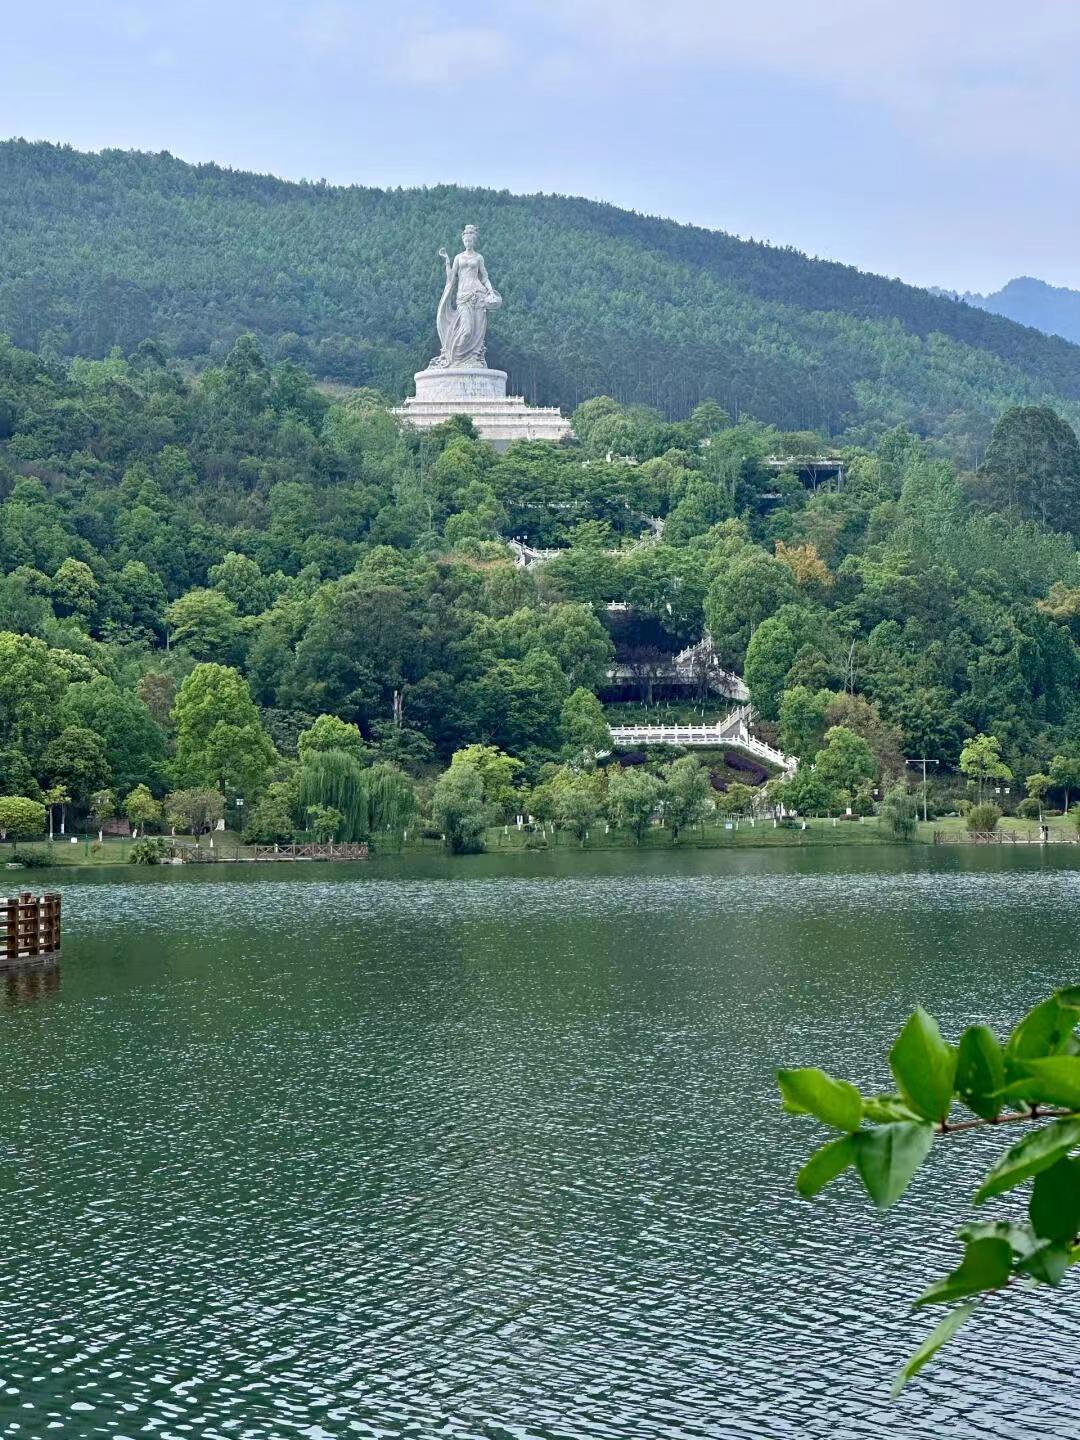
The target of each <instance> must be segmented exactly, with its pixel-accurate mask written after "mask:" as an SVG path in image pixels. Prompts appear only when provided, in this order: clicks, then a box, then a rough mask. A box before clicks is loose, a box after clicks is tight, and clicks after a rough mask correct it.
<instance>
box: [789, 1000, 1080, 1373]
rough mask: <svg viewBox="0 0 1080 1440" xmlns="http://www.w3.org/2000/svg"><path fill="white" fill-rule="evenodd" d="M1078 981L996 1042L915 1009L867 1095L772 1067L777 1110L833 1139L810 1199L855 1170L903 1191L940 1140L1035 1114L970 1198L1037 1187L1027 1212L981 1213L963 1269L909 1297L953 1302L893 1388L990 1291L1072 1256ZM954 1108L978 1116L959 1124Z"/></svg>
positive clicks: (1063, 1264) (801, 1179)
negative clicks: (890, 1081) (886, 1087)
mask: <svg viewBox="0 0 1080 1440" xmlns="http://www.w3.org/2000/svg"><path fill="white" fill-rule="evenodd" d="M1078 1023H1080V985H1074V986H1070V987H1068V988H1066V989H1062V990H1058V991H1057V992H1055V994H1053V995H1051V996H1050V997H1049V999H1047V1000H1044V1001H1043V1002H1042V1003H1041V1004H1039V1005H1036V1007H1035V1009H1034V1010H1032V1011H1031V1012H1030V1014H1028V1015H1026V1016H1025V1017H1024V1019H1023V1020H1021V1021H1020V1023H1019V1025H1017V1027H1016V1029H1015V1030H1014V1031H1013V1032H1012V1034H1011V1035H1010V1036H1009V1038H1008V1040H1007V1041H1006V1042H1005V1044H1004V1045H1002V1044H1001V1042H1000V1041H999V1040H998V1038H997V1036H996V1035H994V1034H993V1032H992V1031H991V1030H989V1029H988V1028H987V1027H986V1026H985V1025H972V1026H969V1028H968V1029H967V1030H965V1031H964V1033H963V1035H962V1036H961V1037H960V1042H959V1044H958V1045H955V1046H954V1045H950V1044H949V1043H948V1042H947V1041H945V1040H944V1039H942V1036H941V1031H940V1030H939V1029H938V1026H937V1022H936V1021H935V1020H934V1018H933V1016H931V1015H928V1014H927V1012H926V1011H925V1010H923V1009H922V1008H921V1007H920V1008H919V1009H918V1010H916V1011H915V1013H914V1014H913V1015H912V1016H911V1018H910V1019H909V1020H908V1022H907V1024H906V1025H905V1026H904V1028H903V1030H901V1032H900V1034H899V1036H898V1037H897V1039H896V1043H895V1044H894V1045H893V1047H892V1049H891V1050H890V1052H889V1068H890V1069H891V1070H892V1074H893V1078H894V1080H895V1081H896V1093H895V1094H891V1095H874V1096H864V1095H862V1094H861V1093H860V1092H859V1090H858V1089H857V1088H856V1087H855V1086H854V1085H851V1084H849V1083H848V1082H847V1081H846V1080H839V1079H836V1078H835V1077H834V1076H832V1075H827V1074H826V1073H825V1071H823V1070H818V1069H814V1068H807V1069H801V1070H780V1071H778V1072H777V1079H778V1081H779V1085H780V1093H781V1095H782V1096H783V1101H784V1108H785V1110H787V1111H788V1112H789V1114H793V1115H812V1116H814V1117H815V1118H816V1119H817V1120H820V1121H821V1122H822V1123H823V1124H825V1125H827V1126H829V1127H830V1128H831V1129H833V1130H837V1131H840V1132H841V1133H840V1135H839V1136H838V1137H837V1138H835V1139H832V1140H829V1141H828V1142H827V1143H826V1144H824V1145H823V1146H822V1147H821V1148H820V1149H819V1150H817V1151H815V1152H814V1154H813V1155H811V1157H810V1159H809V1160H808V1161H807V1162H806V1164H805V1165H804V1166H803V1168H802V1169H801V1170H800V1171H799V1174H798V1177H797V1179H796V1182H795V1184H796V1189H797V1190H798V1192H799V1194H800V1195H802V1196H804V1197H805V1198H807V1199H810V1198H812V1197H813V1196H815V1195H818V1194H820V1192H821V1191H822V1190H824V1189H825V1187H826V1186H827V1185H828V1184H830V1182H831V1181H833V1180H835V1179H836V1178H837V1176H839V1175H842V1174H843V1173H844V1172H845V1171H846V1170H848V1169H854V1170H855V1171H856V1173H857V1174H858V1176H859V1178H860V1180H861V1181H862V1183H863V1185H864V1186H865V1188H866V1192H867V1194H868V1195H869V1196H870V1199H871V1200H872V1201H873V1203H874V1204H875V1205H876V1206H877V1207H878V1208H879V1209H881V1210H885V1209H888V1207H889V1206H890V1205H893V1204H895V1203H896V1201H897V1200H899V1199H900V1197H901V1196H902V1195H903V1193H904V1191H905V1190H906V1189H907V1187H908V1185H909V1184H910V1182H911V1179H912V1177H913V1176H914V1174H915V1172H916V1171H917V1170H918V1168H919V1166H920V1165H921V1164H922V1163H923V1161H924V1160H925V1159H926V1157H927V1155H928V1154H929V1153H930V1150H931V1147H932V1146H933V1143H934V1138H935V1136H938V1137H943V1136H959V1135H961V1134H963V1133H964V1132H966V1131H969V1130H975V1129H979V1128H981V1127H985V1126H990V1125H1007V1124H1014V1123H1023V1124H1030V1123H1033V1122H1035V1123H1037V1122H1039V1121H1042V1122H1044V1123H1043V1124H1042V1126H1041V1127H1040V1128H1037V1129H1033V1130H1030V1131H1029V1132H1028V1133H1027V1134H1026V1135H1024V1137H1023V1138H1022V1139H1021V1140H1019V1141H1018V1142H1017V1143H1016V1144H1014V1145H1013V1146H1012V1147H1011V1148H1010V1149H1008V1150H1006V1151H1005V1153H1004V1154H1003V1155H1002V1156H1001V1157H1000V1158H999V1159H998V1160H997V1162H996V1163H995V1164H994V1165H993V1166H992V1167H991V1169H990V1170H989V1172H988V1173H987V1174H986V1176H985V1177H984V1179H983V1181H982V1183H981V1185H980V1186H979V1188H978V1189H977V1191H976V1192H975V1195H974V1203H975V1204H976V1205H982V1204H983V1203H984V1202H985V1201H987V1200H993V1199H995V1198H996V1197H998V1196H1000V1195H1005V1194H1007V1193H1008V1192H1010V1191H1013V1190H1015V1189H1016V1188H1017V1187H1018V1186H1020V1185H1025V1184H1026V1183H1027V1182H1028V1181H1032V1182H1033V1183H1032V1186H1031V1189H1030V1193H1029V1196H1028V1218H1027V1220H1026V1221H1025V1222H1022V1223H1021V1222H1018V1221H1017V1220H1015V1219H1002V1220H988V1221H979V1222H975V1223H972V1224H969V1225H966V1226H965V1227H964V1228H963V1229H962V1230H961V1231H960V1233H959V1239H960V1240H961V1242H962V1243H963V1246H964V1255H963V1259H962V1260H961V1262H960V1264H959V1265H958V1266H957V1267H956V1269H955V1270H953V1271H951V1272H950V1273H949V1274H948V1275H946V1276H944V1277H943V1278H942V1279H940V1280H938V1281H936V1282H935V1283H934V1284H933V1285H931V1286H930V1287H929V1288H928V1289H927V1290H924V1291H923V1293H922V1294H921V1295H920V1296H919V1297H918V1298H917V1299H916V1300H915V1301H914V1304H915V1305H947V1304H951V1303H952V1302H954V1301H958V1300H959V1301H962V1302H963V1303H962V1304H960V1305H959V1306H957V1307H956V1308H955V1309H953V1310H951V1311H950V1312H949V1313H948V1314H947V1315H946V1317H945V1319H944V1320H942V1322H941V1323H940V1324H939V1325H938V1326H937V1328H936V1329H935V1330H933V1331H932V1332H931V1333H930V1334H929V1335H928V1336H927V1337H926V1339H925V1340H924V1341H923V1343H922V1344H921V1345H920V1346H919V1348H918V1349H917V1350H916V1351H915V1353H914V1354H913V1355H912V1357H911V1359H910V1360H909V1361H908V1363H907V1365H906V1366H905V1367H904V1369H903V1370H902V1371H901V1373H900V1375H899V1376H897V1379H896V1382H895V1384H894V1385H893V1395H894V1396H895V1395H898V1394H899V1393H900V1391H901V1390H902V1389H903V1387H904V1385H905V1384H906V1383H907V1381H908V1380H910V1379H911V1378H912V1377H913V1376H914V1375H917V1374H918V1372H919V1371H920V1370H921V1369H922V1368H923V1366H924V1365H926V1364H927V1362H928V1361H929V1360H931V1359H932V1358H933V1356H934V1355H935V1354H936V1353H937V1352H938V1351H939V1350H940V1349H941V1347H942V1346H943V1345H945V1344H946V1343H947V1342H948V1341H950V1340H951V1339H952V1338H953V1336H954V1335H955V1334H956V1333H957V1331H958V1330H959V1329H960V1328H961V1327H962V1326H963V1325H964V1324H965V1323H966V1322H967V1321H968V1320H969V1319H970V1318H971V1317H972V1315H974V1314H975V1313H976V1311H977V1310H978V1309H979V1307H980V1306H981V1305H982V1304H985V1302H986V1300H987V1298H988V1297H989V1296H990V1295H992V1294H995V1293H997V1292H999V1291H1004V1290H1005V1289H1006V1288H1007V1287H1009V1286H1013V1287H1014V1288H1015V1287H1016V1286H1017V1285H1023V1286H1035V1285H1051V1286H1056V1285H1059V1284H1060V1283H1061V1281H1062V1279H1063V1278H1064V1276H1065V1272H1066V1271H1067V1270H1068V1268H1069V1267H1070V1266H1071V1265H1075V1264H1077V1263H1080V1233H1078V1232H1080V1157H1077V1156H1075V1155H1074V1152H1076V1151H1080V1037H1078V1035H1077V1024H1078ZM957 1103H959V1104H960V1105H962V1106H963V1107H965V1108H966V1109H967V1110H968V1111H970V1112H971V1113H972V1114H974V1116H975V1117H976V1118H975V1119H970V1118H954V1108H955V1106H956V1105H957Z"/></svg>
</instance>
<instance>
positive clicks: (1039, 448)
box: [980, 405, 1080, 530]
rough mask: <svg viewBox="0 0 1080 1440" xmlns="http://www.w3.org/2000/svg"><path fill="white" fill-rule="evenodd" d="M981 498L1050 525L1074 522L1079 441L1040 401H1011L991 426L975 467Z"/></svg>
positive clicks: (1078, 513) (1079, 488)
mask: <svg viewBox="0 0 1080 1440" xmlns="http://www.w3.org/2000/svg"><path fill="white" fill-rule="evenodd" d="M980 479H981V482H982V487H983V490H984V493H985V496H986V500H987V503H988V504H990V505H991V506H993V508H995V509H1010V510H1015V511H1017V512H1018V513H1019V514H1020V515H1023V516H1025V517H1027V518H1030V519H1034V520H1038V522H1039V523H1040V524H1041V525H1049V526H1051V527H1053V528H1054V529H1056V530H1076V529H1077V528H1080V443H1078V442H1077V439H1076V432H1075V431H1074V430H1073V428H1072V426H1071V425H1070V424H1068V422H1067V421H1065V420H1062V419H1061V417H1060V416H1059V415H1057V414H1056V413H1055V412H1054V411H1053V410H1051V409H1050V408H1049V406H1046V405H1017V406H1014V407H1013V408H1011V409H1009V410H1006V411H1005V413H1004V414H1003V415H1002V416H1001V418H1000V419H999V420H998V422H997V424H996V425H995V426H994V433H993V435H992V437H991V440H990V444H989V446H988V447H987V451H986V457H985V459H984V461H983V465H982V468H981V470H980Z"/></svg>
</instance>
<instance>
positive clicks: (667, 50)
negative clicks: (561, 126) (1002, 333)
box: [526, 0, 1080, 159]
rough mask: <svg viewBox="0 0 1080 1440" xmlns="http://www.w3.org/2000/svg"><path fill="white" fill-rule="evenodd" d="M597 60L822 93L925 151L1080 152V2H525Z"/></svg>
mask: <svg viewBox="0 0 1080 1440" xmlns="http://www.w3.org/2000/svg"><path fill="white" fill-rule="evenodd" d="M526 8H527V9H528V10H529V11H530V12H531V13H532V15H533V18H534V20H535V21H536V22H537V23H539V22H541V20H543V21H546V22H548V23H554V24H556V25H558V26H559V27H560V28H561V29H562V30H563V32H564V33H565V34H566V35H567V36H569V37H572V38H573V39H574V40H575V41H576V43H577V44H578V45H580V46H582V47H584V48H587V49H588V50H589V51H590V52H592V55H593V59H594V60H595V61H597V62H601V61H602V62H603V63H604V64H606V65H610V66H621V67H624V68H631V69H634V70H636V71H637V72H638V74H639V75H640V76H641V77H642V78H643V79H647V77H648V76H649V75H650V74H652V75H653V76H655V77H656V79H657V80H658V81H660V82H661V83H667V82H669V81H670V76H671V71H672V70H673V69H681V68H684V67H692V68H697V69H710V70H712V71H714V72H715V71H716V70H718V69H719V70H721V71H723V70H724V69H728V70H731V69H735V70H751V71H758V72H760V73H761V74H762V75H763V76H769V75H773V76H780V77H790V78H792V79H797V80H798V81H799V82H800V83H802V84H805V83H806V82H815V83H818V84H821V85H824V86H826V87H828V88H831V89H833V90H838V91H840V92H842V93H843V94H844V95H846V96H848V97H849V98H850V99H851V100H853V101H857V102H858V103H859V104H860V105H861V104H869V105H872V106H878V107H881V108H883V109H885V110H887V111H888V112H890V114H891V115H892V117H893V118H894V120H895V122H896V123H897V124H898V125H900V126H903V127H905V128H906V129H908V130H910V131H912V132H915V133H917V134H918V135H919V137H920V138H921V139H922V140H923V141H924V142H926V143H928V144H930V145H934V146H941V147H945V148H949V147H953V148H955V147H956V146H962V147H964V148H966V149H969V150H971V151H974V152H978V153H981V154H985V153H986V151H987V150H988V149H990V148H992V149H993V150H995V151H996V152H998V153H1010V152H1011V153H1016V154H1028V155H1033V156H1038V157H1040V158H1046V157H1047V156H1048V155H1050V154H1053V153H1055V152H1056V154H1057V155H1058V156H1059V158H1062V159H1064V158H1066V157H1068V158H1069V159H1071V158H1072V157H1073V156H1075V155H1076V154H1077V153H1080V84H1078V83H1077V82H1078V81H1080V44H1078V42H1080V6H1077V5H1076V4H1075V0H1025V4H1024V6H1023V10H1022V12H1020V11H1019V10H1018V8H1017V6H1016V4H1015V0H948V3H942V0H905V3H903V4H898V3H896V0H816V3H812V0H760V3H758V4H757V5H755V6H747V5H745V4H744V3H742V0H740V3H738V4H735V3H730V0H666V3H665V4H664V5H663V7H657V6H656V4H655V0H526Z"/></svg>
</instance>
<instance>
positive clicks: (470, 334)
mask: <svg viewBox="0 0 1080 1440" xmlns="http://www.w3.org/2000/svg"><path fill="white" fill-rule="evenodd" d="M477 234H478V231H477V229H476V226H475V225H466V226H465V230H464V233H463V234H462V236H461V241H462V244H463V245H464V246H465V249H464V250H462V252H461V254H460V255H456V256H455V257H454V259H453V260H451V259H450V256H449V255H448V254H447V253H446V251H445V250H440V251H439V255H440V256H441V258H442V261H443V264H444V265H445V266H446V286H445V288H444V290H443V293H442V299H441V300H440V301H439V312H438V315H437V317H436V322H435V323H436V324H437V325H438V327H439V341H440V343H441V345H442V350H441V351H440V352H439V354H438V355H436V356H435V358H434V359H433V360H432V361H431V363H430V364H429V366H428V369H429V370H431V369H437V368H442V369H454V370H483V369H484V368H485V367H486V365H487V358H486V356H485V353H484V348H485V342H486V340H487V317H488V311H489V310H495V309H497V308H498V307H499V306H500V305H501V304H502V296H501V295H500V294H499V292H498V291H497V290H496V289H495V288H494V287H493V285H492V283H491V281H490V280H489V279H488V273H487V269H486V267H485V265H484V257H483V256H482V255H481V254H480V252H479V250H477V248H476V236H477Z"/></svg>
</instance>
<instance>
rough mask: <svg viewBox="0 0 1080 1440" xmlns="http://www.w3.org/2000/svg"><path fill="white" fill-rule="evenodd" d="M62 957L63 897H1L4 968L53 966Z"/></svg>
mask: <svg viewBox="0 0 1080 1440" xmlns="http://www.w3.org/2000/svg"><path fill="white" fill-rule="evenodd" d="M59 958H60V896H59V894H58V892H57V891H55V890H46V891H45V892H44V894H42V895H35V894H34V893H33V892H32V891H30V890H23V891H21V892H20V893H19V894H18V895H6V896H0V969H4V970H14V969H22V968H26V967H34V966H45V965H53V964H56V962H57V961H58V960H59Z"/></svg>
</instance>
